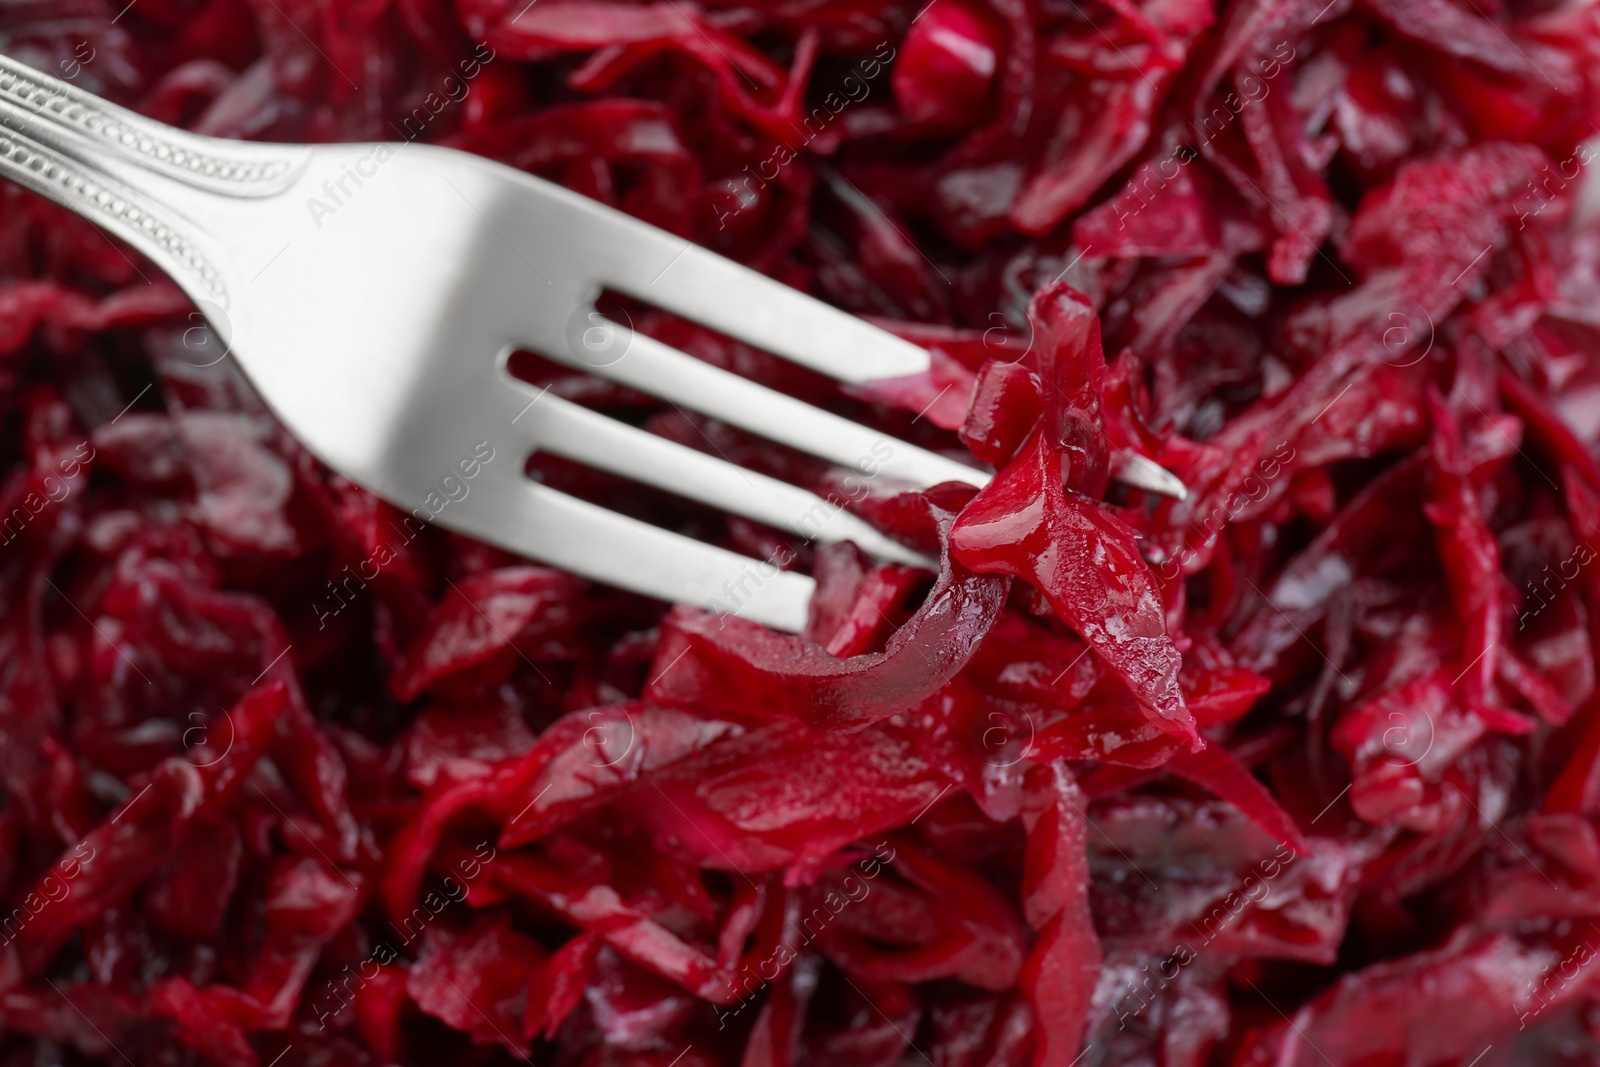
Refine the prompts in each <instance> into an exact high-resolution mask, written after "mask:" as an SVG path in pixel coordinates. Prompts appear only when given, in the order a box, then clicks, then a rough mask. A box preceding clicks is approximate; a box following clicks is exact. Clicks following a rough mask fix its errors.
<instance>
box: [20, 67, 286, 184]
mask: <svg viewBox="0 0 1600 1067" xmlns="http://www.w3.org/2000/svg"><path fill="white" fill-rule="evenodd" d="M0 102H3V103H9V104H14V105H16V106H18V107H21V108H25V109H27V110H29V111H31V112H33V113H35V114H37V115H38V116H39V117H40V118H43V119H46V120H48V121H50V122H51V123H53V124H54V125H56V126H57V127H59V128H63V129H67V130H71V131H72V132H74V133H76V134H78V135H80V136H83V137H87V138H90V139H92V140H94V141H95V142H96V143H97V144H99V145H103V146H105V147H107V148H110V149H112V150H114V151H116V152H117V153H118V154H119V155H121V156H122V157H123V158H125V159H129V160H131V161H134V162H137V163H139V164H140V165H142V166H144V167H147V168H149V169H150V170H153V171H156V172H157V173H159V174H164V175H166V176H167V177H169V178H175V179H177V180H179V181H182V182H185V183H187V184H189V185H193V186H195V187H196V188H200V189H206V190H209V191H211V192H218V193H223V194H226V195H230V196H271V195H272V194H274V193H277V192H281V191H282V190H283V189H284V188H286V187H287V186H288V185H289V184H290V183H291V182H292V181H293V180H294V178H295V177H296V176H297V174H298V171H299V169H300V166H299V165H298V164H297V162H296V161H295V160H294V159H293V158H291V157H287V156H284V155H282V154H279V153H273V152H272V150H271V148H270V146H266V145H261V146H257V145H246V144H239V145H237V146H236V145H235V144H234V143H230V142H225V141H224V142H214V141H211V140H210V139H209V138H207V139H202V138H199V137H185V136H183V135H181V134H178V135H174V133H173V131H171V130H168V129H166V128H164V127H162V126H161V125H160V124H158V123H154V122H150V121H148V120H146V119H144V118H142V117H141V116H139V115H136V114H133V113H131V112H126V111H123V110H122V109H121V108H112V107H110V106H108V105H107V104H106V103H105V102H104V101H101V100H99V99H97V98H96V97H94V96H91V95H90V94H88V93H84V92H81V91H79V90H77V89H74V88H72V87H71V86H62V85H61V84H60V83H59V82H55V81H54V80H53V79H51V81H50V82H49V83H47V82H46V81H45V80H44V79H42V78H40V77H39V76H38V75H36V74H35V73H34V72H32V71H30V70H28V69H27V68H26V67H23V66H22V65H20V64H18V63H17V62H15V61H14V60H11V59H8V58H6V57H5V56H0Z"/></svg>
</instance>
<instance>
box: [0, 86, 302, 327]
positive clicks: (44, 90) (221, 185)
mask: <svg viewBox="0 0 1600 1067" xmlns="http://www.w3.org/2000/svg"><path fill="white" fill-rule="evenodd" d="M304 158H305V156H304V153H303V152H302V153H295V152H293V151H292V150H285V149H283V148H280V147H275V146H272V145H252V144H245V143H241V142H236V141H224V140H221V139H219V138H213V137H202V136H200V135H197V134H192V133H188V132H186V131H184V130H179V129H175V128H173V127H171V126H167V125H164V124H162V123H159V122H155V121H153V120H151V119H147V118H144V117H143V116H141V115H137V114H135V113H133V112H131V111H128V110H126V109H124V108H120V107H117V106H116V105H115V104H109V103H107V102H106V101H104V100H101V99H100V98H99V97H97V96H94V95H93V94H91V93H87V92H84V91H83V90H81V89H78V88H76V87H74V86H71V85H68V84H67V83H65V82H62V81H59V80H57V79H55V78H52V77H50V76H49V75H46V74H41V73H39V72H38V71H35V70H32V69H30V68H29V67H26V66H23V65H22V64H21V63H18V62H17V61H16V60H14V59H11V58H9V57H7V56H0V176H3V177H6V178H10V179H11V180H13V181H15V182H17V183H19V184H21V185H23V186H26V187H27V188H29V189H31V190H33V191H34V192H36V193H39V194H40V195H42V196H45V197H48V198H49V199H51V200H54V201H55V202H56V203H58V204H60V205H61V206H63V207H65V208H67V209H68V210H70V211H72V212H74V213H76V214H78V215H81V216H82V217H84V218H86V219H88V220H89V221H90V222H93V223H95V224H97V225H101V226H103V227H104V228H105V229H107V230H110V231H111V232H113V233H115V234H116V235H117V236H119V237H121V238H122V239H123V240H125V241H127V242H128V243H129V244H132V245H133V246H134V247H136V248H138V249H139V250H140V251H141V252H143V253H144V254H145V255H147V256H149V257H150V259H151V260H152V261H154V262H155V263H156V264H157V265H158V266H160V267H161V268H162V269H163V270H165V271H166V272H167V273H168V274H169V275H171V276H172V277H173V279H174V280H175V281H177V282H178V283H179V284H180V285H182V286H183V287H184V288H185V289H186V290H188V292H189V293H190V295H191V296H193V297H195V298H197V299H209V300H211V301H214V302H216V303H217V304H219V305H221V306H222V307H226V306H227V303H228V300H227V285H226V281H225V279H224V274H223V271H222V270H220V269H219V266H218V258H219V249H218V247H217V243H216V242H215V241H214V240H212V239H211V238H210V237H209V235H207V234H206V233H205V232H204V231H203V229H202V228H201V227H200V226H199V225H197V224H196V223H195V222H194V221H193V220H192V219H191V218H189V217H188V213H186V212H185V211H184V210H182V207H183V205H184V203H185V201H186V200H187V199H189V198H192V197H194V196H196V195H198V196H201V197H208V196H209V197H223V198H240V199H254V198H259V197H266V196H271V195H274V194H276V193H278V192H281V191H282V190H283V189H284V188H286V187H287V186H288V185H290V184H291V183H292V182H293V181H294V179H295V178H296V177H297V176H298V173H299V171H300V169H301V168H302V166H303V160H304Z"/></svg>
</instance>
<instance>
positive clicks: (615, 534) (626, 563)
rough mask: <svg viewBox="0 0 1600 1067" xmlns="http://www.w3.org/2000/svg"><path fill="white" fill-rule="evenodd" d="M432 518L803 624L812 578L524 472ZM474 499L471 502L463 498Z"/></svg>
mask: <svg viewBox="0 0 1600 1067" xmlns="http://www.w3.org/2000/svg"><path fill="white" fill-rule="evenodd" d="M497 481H498V482H499V486H498V489H499V491H497V492H495V493H491V494H479V493H474V494H473V495H472V496H471V497H468V498H467V499H465V500H463V501H462V502H461V504H460V505H451V506H450V507H447V508H445V509H444V510H443V511H441V512H439V514H438V515H437V516H435V517H434V518H433V519H432V520H431V521H432V522H435V523H437V524H438V525H441V526H445V527H448V528H449V529H453V530H456V531H457V532H459V533H464V534H468V535H470V536H472V537H476V538H479V539H480V540H484V541H488V542H491V543H492V544H496V545H499V546H500V547H501V548H504V549H507V550H509V551H512V552H517V553H521V554H522V555H525V556H529V557H531V558H533V559H537V560H540V561H541V562H544V563H548V564H550V565H551V566H553V567H559V568H561V569H562V570H567V571H571V572H573V573H574V574H580V575H582V576H584V577H586V578H590V579H593V580H594V581H597V582H602V583H604V584H606V585H615V586H619V587H621V588H623V589H629V590H632V591H633V592H636V593H642V594H644V595H646V596H651V597H655V598H657V599H659V600H665V601H667V602H669V603H686V604H698V605H702V606H705V607H711V608H715V609H718V610H722V611H732V612H734V613H735V614H737V615H741V616H743V617H745V618H748V619H753V620H755V621H756V622H760V623H764V624H766V625H767V626H771V627H773V628H774V629H779V630H786V631H788V632H790V633H799V632H800V631H801V630H802V629H804V628H805V624H806V612H807V608H808V606H809V604H810V601H811V594H812V592H813V591H814V590H815V589H816V582H814V581H813V580H812V579H811V578H809V577H808V576H806V575H804V574H796V573H794V572H792V571H785V570H780V569H778V567H777V565H776V564H774V563H771V562H767V561H763V560H757V559H752V558H751V557H749V556H743V555H740V554H739V553H737V552H729V551H727V550H726V549H721V548H717V547H715V546H712V545H708V544H705V543H703V542H701V541H696V540H694V539H693V538H690V537H684V536H683V535H682V534H675V533H672V532H670V531H667V530H663V529H660V528H658V527H655V526H651V525H650V524H649V523H644V522H640V521H638V520H637V519H630V518H628V517H627V516H625V515H619V514H617V513H616V512H614V511H610V510H607V509H606V508H603V507H600V506H598V505H596V504H590V503H588V502H587V501H584V500H579V499H578V498H577V497H574V496H569V495H567V494H566V493H563V492H561V491H560V490H557V489H552V488H550V487H549V486H547V485H541V484H539V483H538V482H535V481H533V480H532V479H531V478H526V477H524V476H523V475H522V474H521V472H520V470H519V471H518V472H517V473H515V474H513V475H510V476H508V477H502V478H500V479H497ZM468 505H470V506H468Z"/></svg>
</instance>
